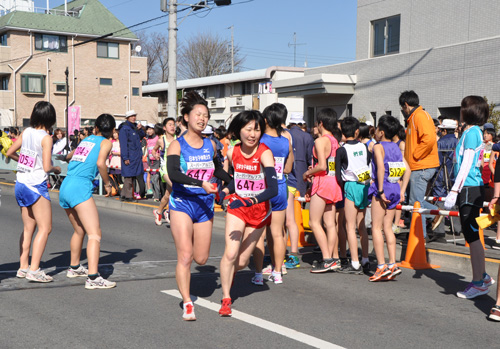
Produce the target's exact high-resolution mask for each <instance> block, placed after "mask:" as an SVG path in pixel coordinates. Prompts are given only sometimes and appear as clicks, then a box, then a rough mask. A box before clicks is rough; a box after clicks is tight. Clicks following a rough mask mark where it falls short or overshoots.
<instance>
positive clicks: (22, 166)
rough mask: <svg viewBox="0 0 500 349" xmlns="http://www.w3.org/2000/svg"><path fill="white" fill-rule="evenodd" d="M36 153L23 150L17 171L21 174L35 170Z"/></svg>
mask: <svg viewBox="0 0 500 349" xmlns="http://www.w3.org/2000/svg"><path fill="white" fill-rule="evenodd" d="M35 164H36V152H35V151H33V150H30V149H26V148H21V152H20V153H19V160H18V162H17V171H18V172H21V173H30V172H32V171H33V169H34V168H35Z"/></svg>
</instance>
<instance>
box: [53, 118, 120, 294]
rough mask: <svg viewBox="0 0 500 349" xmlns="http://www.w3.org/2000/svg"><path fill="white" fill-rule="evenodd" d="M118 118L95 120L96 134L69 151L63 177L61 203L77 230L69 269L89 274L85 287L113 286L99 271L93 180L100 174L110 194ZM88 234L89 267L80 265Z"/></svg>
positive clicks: (98, 229) (70, 273) (71, 274)
mask: <svg viewBox="0 0 500 349" xmlns="http://www.w3.org/2000/svg"><path fill="white" fill-rule="evenodd" d="M115 126H116V123H115V119H114V118H113V117H112V116H111V115H109V114H102V115H100V116H99V117H98V118H97V119H96V122H95V128H94V130H95V135H90V136H89V137H87V138H85V139H84V140H82V141H81V142H80V144H78V147H77V148H76V149H75V150H74V151H72V152H71V153H70V154H68V156H67V159H71V162H70V163H69V165H68V176H67V177H66V178H65V179H64V181H63V183H62V185H61V191H60V192H59V205H61V207H62V208H64V210H65V211H66V214H67V215H68V218H69V221H70V222H71V224H72V225H73V228H74V229H75V232H74V233H73V236H72V238H71V243H70V249H71V264H70V267H69V268H68V271H67V272H66V276H67V277H69V278H74V277H79V276H83V277H87V281H86V282H85V288H86V289H88V290H94V289H105V288H113V287H115V286H116V282H111V281H108V280H106V279H104V278H103V277H102V276H100V275H99V272H98V270H97V267H98V264H99V254H100V250H101V236H102V232H101V226H100V224H99V214H98V212H97V207H96V205H95V202H94V199H93V198H92V192H93V187H94V186H93V181H94V178H95V177H96V175H97V173H99V174H100V175H101V178H102V180H103V181H104V188H105V189H106V196H109V195H110V194H111V187H112V185H111V183H110V181H109V176H108V168H107V166H106V159H107V158H108V156H109V153H110V151H111V141H110V140H109V138H110V137H111V134H112V133H113V130H114V129H115ZM85 234H87V236H88V241H87V259H88V264H89V269H88V270H87V269H86V268H85V267H83V266H82V265H81V264H80V255H81V252H82V245H83V238H84V237H85Z"/></svg>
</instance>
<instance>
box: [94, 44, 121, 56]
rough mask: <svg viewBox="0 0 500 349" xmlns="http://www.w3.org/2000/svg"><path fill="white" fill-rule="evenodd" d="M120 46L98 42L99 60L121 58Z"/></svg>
mask: <svg viewBox="0 0 500 349" xmlns="http://www.w3.org/2000/svg"><path fill="white" fill-rule="evenodd" d="M118 52H119V50H118V44H116V43H113V42H98V43H97V57H99V58H116V59H117V58H119V54H118Z"/></svg>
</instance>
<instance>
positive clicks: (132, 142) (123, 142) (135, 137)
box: [119, 110, 146, 201]
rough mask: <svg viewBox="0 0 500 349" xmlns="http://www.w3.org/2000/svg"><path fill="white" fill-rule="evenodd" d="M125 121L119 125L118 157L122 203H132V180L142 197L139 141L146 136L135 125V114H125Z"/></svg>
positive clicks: (142, 175)
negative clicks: (119, 158) (120, 168)
mask: <svg viewBox="0 0 500 349" xmlns="http://www.w3.org/2000/svg"><path fill="white" fill-rule="evenodd" d="M125 118H126V119H127V121H125V122H124V123H122V124H121V125H120V135H119V139H120V156H121V162H122V177H123V189H122V192H121V200H122V201H133V200H134V197H133V192H134V188H135V183H134V179H135V180H137V181H138V182H139V195H140V196H141V197H144V196H145V194H146V188H145V185H144V166H143V164H142V148H141V139H142V138H144V137H145V136H146V134H145V132H144V130H143V129H142V127H141V125H140V124H139V125H136V123H135V120H136V119H137V113H136V112H135V111H134V110H130V111H128V112H127V114H125Z"/></svg>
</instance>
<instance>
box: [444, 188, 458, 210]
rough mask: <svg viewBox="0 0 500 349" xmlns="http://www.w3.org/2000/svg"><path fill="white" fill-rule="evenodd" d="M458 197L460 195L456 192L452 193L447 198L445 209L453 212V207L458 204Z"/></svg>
mask: <svg viewBox="0 0 500 349" xmlns="http://www.w3.org/2000/svg"><path fill="white" fill-rule="evenodd" d="M457 195H458V193H456V192H454V191H450V193H449V194H448V196H446V199H445V200H444V208H445V209H447V210H451V209H452V208H453V206H455V203H456V202H457Z"/></svg>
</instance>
